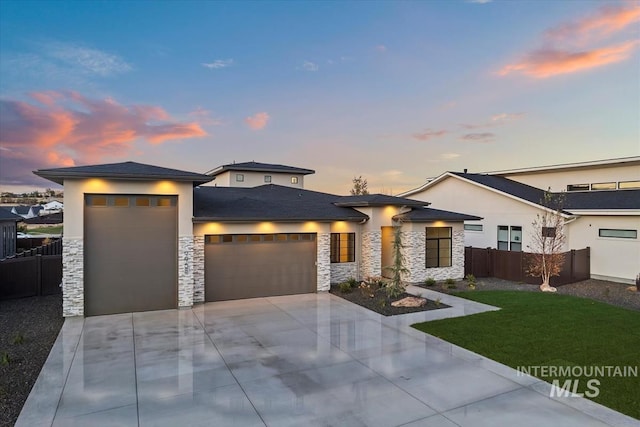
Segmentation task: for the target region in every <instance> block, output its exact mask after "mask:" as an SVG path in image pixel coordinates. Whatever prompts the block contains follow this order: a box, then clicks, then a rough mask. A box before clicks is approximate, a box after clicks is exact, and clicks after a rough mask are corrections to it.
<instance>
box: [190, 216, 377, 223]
mask: <svg viewBox="0 0 640 427" xmlns="http://www.w3.org/2000/svg"><path fill="white" fill-rule="evenodd" d="M368 220H369V217H368V216H367V217H365V218H363V217H341V218H329V219H327V218H267V217H251V218H229V217H194V218H193V223H194V224H199V223H205V222H224V223H233V224H253V223H260V222H278V223H300V222H324V223H331V222H336V221H347V222H364V221H368Z"/></svg>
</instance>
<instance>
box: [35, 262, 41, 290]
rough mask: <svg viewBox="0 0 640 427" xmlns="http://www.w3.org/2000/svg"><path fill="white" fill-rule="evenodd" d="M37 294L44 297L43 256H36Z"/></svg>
mask: <svg viewBox="0 0 640 427" xmlns="http://www.w3.org/2000/svg"><path fill="white" fill-rule="evenodd" d="M36 281H37V282H36V292H37V295H38V296H41V295H42V255H40V254H38V255H36Z"/></svg>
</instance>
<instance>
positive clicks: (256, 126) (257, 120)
mask: <svg viewBox="0 0 640 427" xmlns="http://www.w3.org/2000/svg"><path fill="white" fill-rule="evenodd" d="M269 119H270V117H269V114H267V113H265V112H261V113H256V114H254V115H253V116H249V117H247V118H246V119H244V122H245V123H246V124H247V126H249V127H250V128H251V129H253V130H260V129H264V128H265V126H267V123H269Z"/></svg>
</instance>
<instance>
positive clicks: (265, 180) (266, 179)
mask: <svg viewBox="0 0 640 427" xmlns="http://www.w3.org/2000/svg"><path fill="white" fill-rule="evenodd" d="M264 182H266V183H271V175H265V176H264Z"/></svg>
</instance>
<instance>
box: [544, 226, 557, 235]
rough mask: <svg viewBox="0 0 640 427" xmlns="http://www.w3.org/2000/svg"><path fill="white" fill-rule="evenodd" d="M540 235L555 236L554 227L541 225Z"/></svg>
mask: <svg viewBox="0 0 640 427" xmlns="http://www.w3.org/2000/svg"><path fill="white" fill-rule="evenodd" d="M542 237H556V228H555V227H542Z"/></svg>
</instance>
